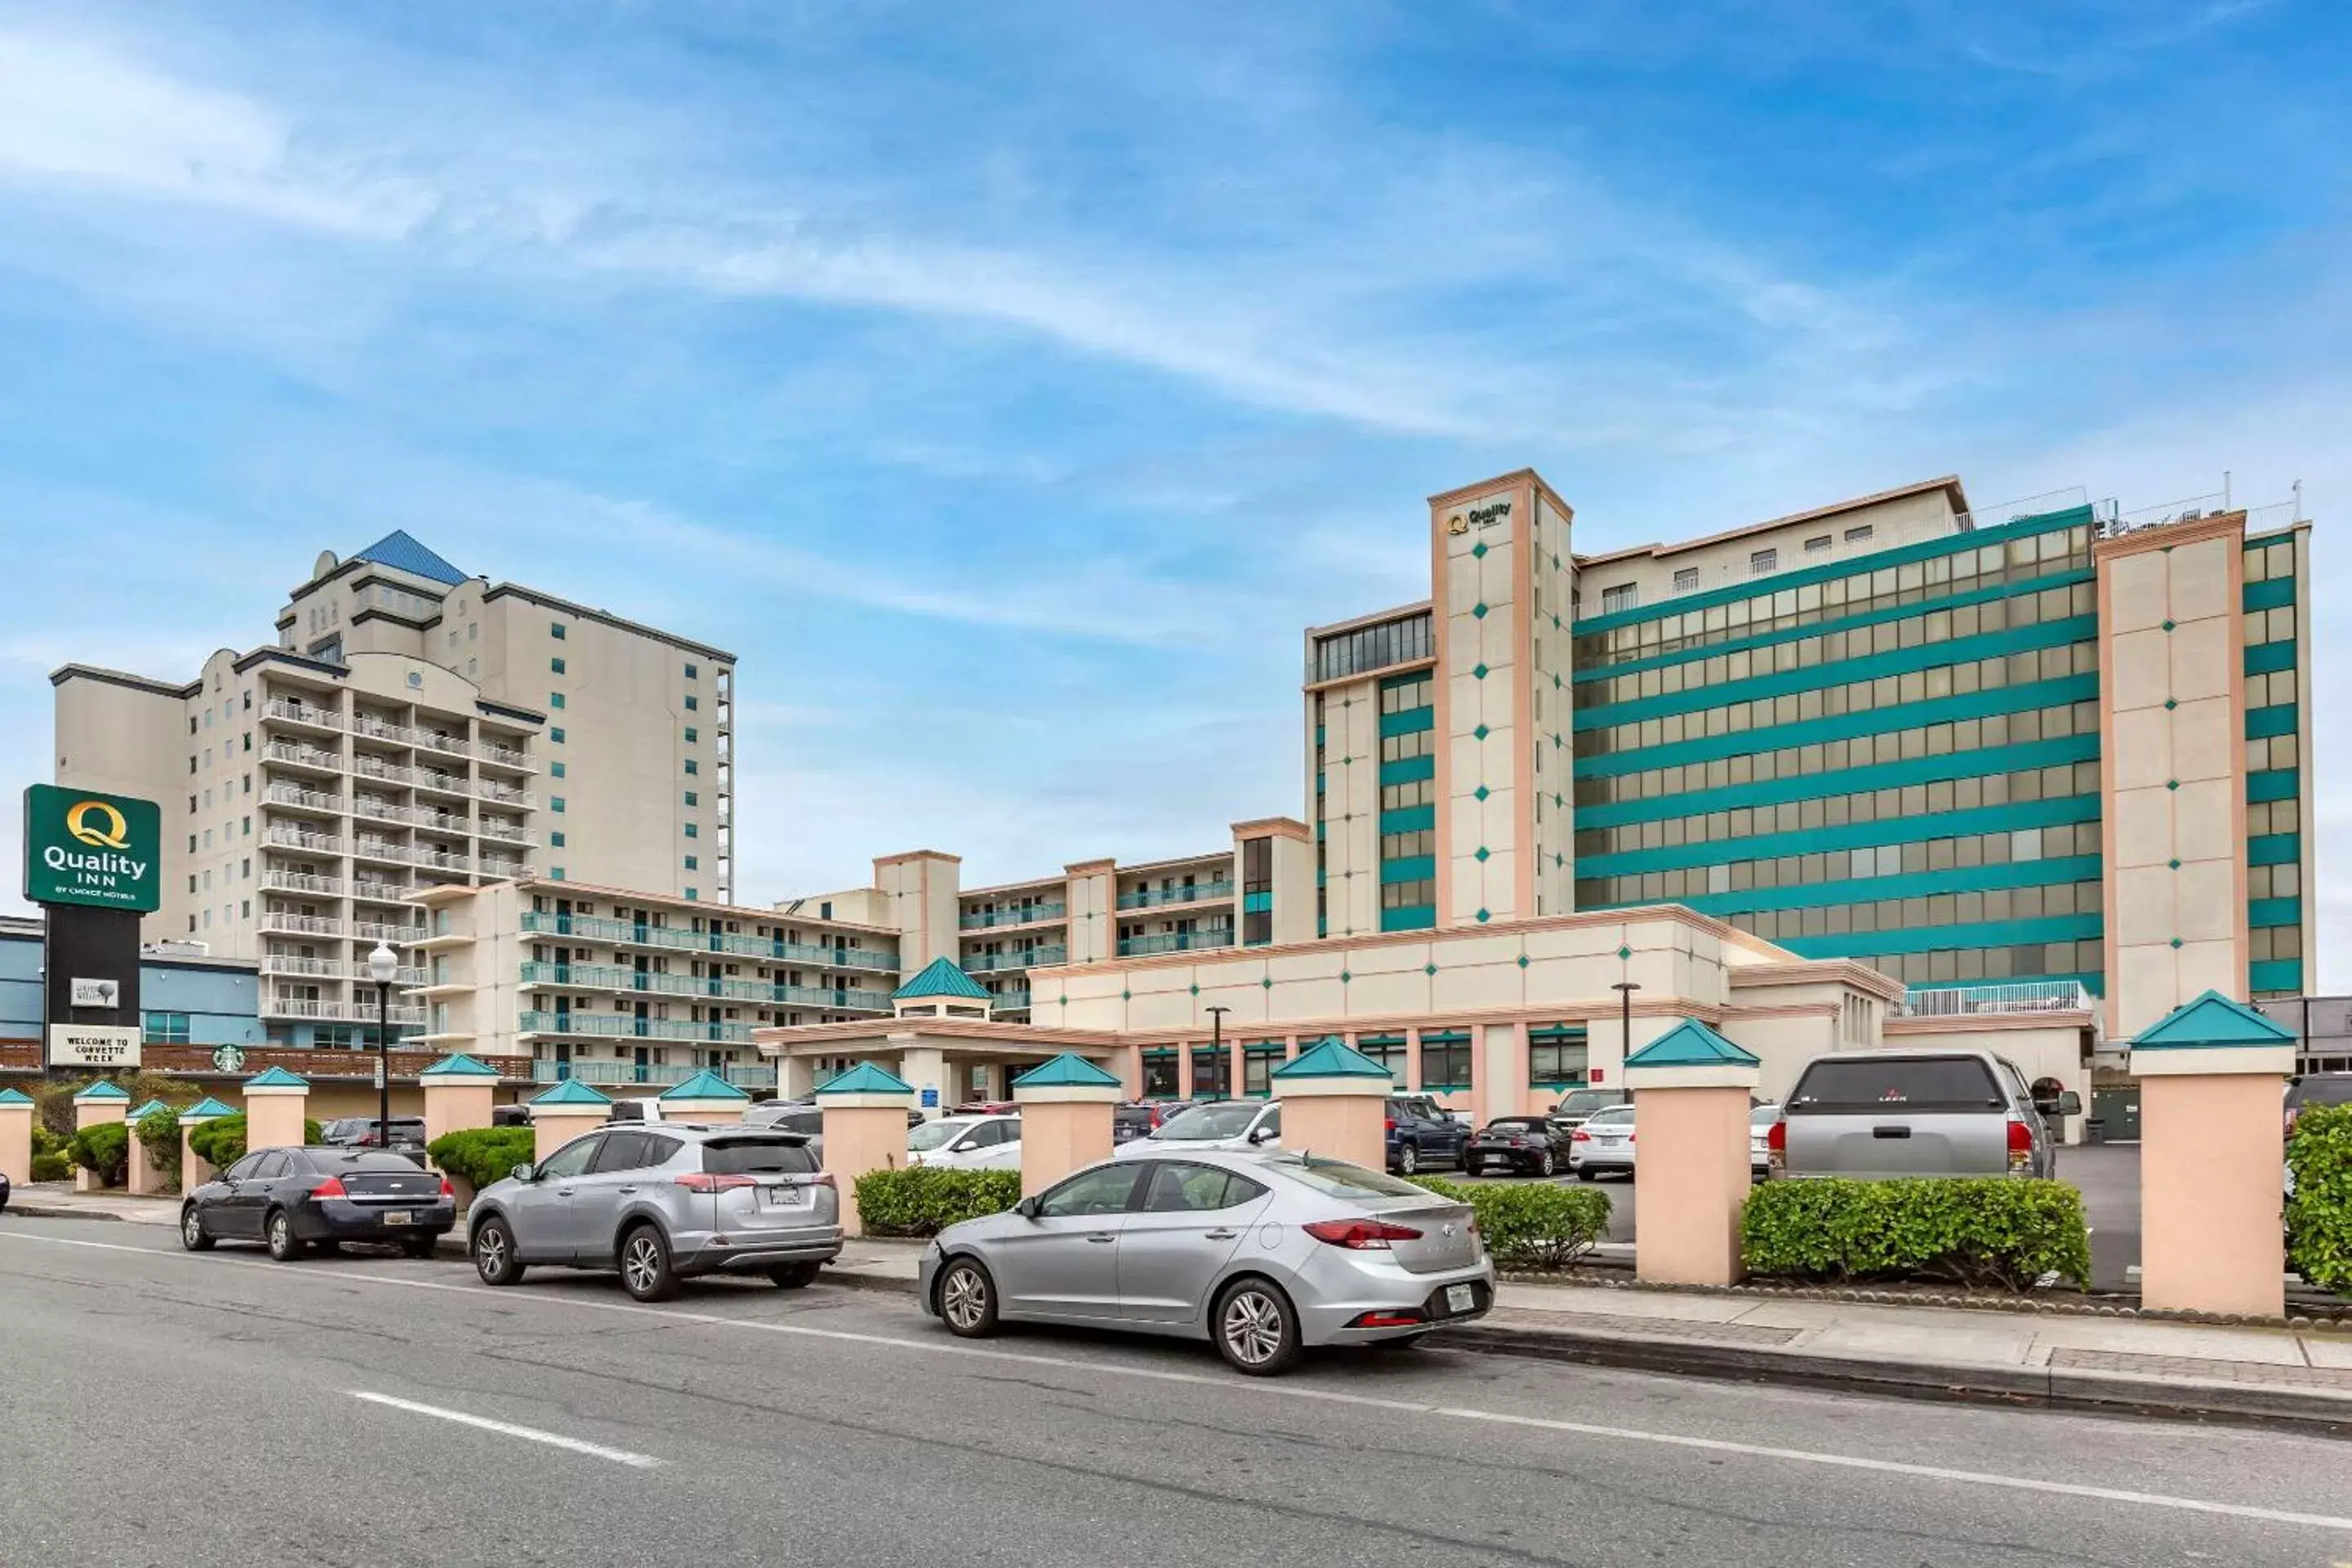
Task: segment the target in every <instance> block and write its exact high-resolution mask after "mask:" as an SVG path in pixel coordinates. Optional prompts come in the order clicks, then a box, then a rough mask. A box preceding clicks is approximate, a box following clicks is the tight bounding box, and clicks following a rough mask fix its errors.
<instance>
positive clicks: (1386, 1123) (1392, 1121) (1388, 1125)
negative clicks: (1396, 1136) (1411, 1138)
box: [1381, 1116, 1396, 1132]
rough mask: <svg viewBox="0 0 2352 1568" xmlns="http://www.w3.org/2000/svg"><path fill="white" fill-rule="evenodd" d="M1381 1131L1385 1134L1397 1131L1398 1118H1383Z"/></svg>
mask: <svg viewBox="0 0 2352 1568" xmlns="http://www.w3.org/2000/svg"><path fill="white" fill-rule="evenodd" d="M1381 1131H1383V1132H1393V1131H1396V1118H1395V1117H1393V1116H1389V1117H1383V1118H1382V1119H1381Z"/></svg>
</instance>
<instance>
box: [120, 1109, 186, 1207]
mask: <svg viewBox="0 0 2352 1568" xmlns="http://www.w3.org/2000/svg"><path fill="white" fill-rule="evenodd" d="M131 1133H132V1135H133V1136H135V1137H136V1138H137V1139H138V1140H139V1142H141V1143H142V1144H144V1145H145V1146H146V1150H147V1161H148V1163H150V1164H152V1166H154V1167H155V1169H156V1171H157V1172H159V1173H161V1174H163V1176H164V1177H165V1178H166V1179H167V1180H168V1181H170V1183H171V1184H172V1185H173V1186H175V1187H176V1186H178V1185H179V1184H180V1108H179V1107H177V1106H172V1105H167V1106H163V1107H161V1108H160V1109H157V1110H151V1111H149V1112H148V1113H147V1114H146V1115H144V1116H142V1117H141V1118H140V1119H139V1122H138V1125H137V1126H135V1127H133V1128H132V1129H131Z"/></svg>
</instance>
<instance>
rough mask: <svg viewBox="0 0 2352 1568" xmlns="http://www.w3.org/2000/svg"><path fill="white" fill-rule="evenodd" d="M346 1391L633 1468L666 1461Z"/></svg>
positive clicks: (396, 1407) (373, 1401) (656, 1465)
mask: <svg viewBox="0 0 2352 1568" xmlns="http://www.w3.org/2000/svg"><path fill="white" fill-rule="evenodd" d="M343 1392H344V1393H346V1394H350V1395H351V1396H352V1398H353V1399H364V1400H366V1401H367V1402H368V1403H369V1404H370V1405H390V1406H391V1407H392V1408H393V1409H394V1410H405V1411H408V1412H409V1413H410V1414H412V1415H430V1416H433V1417H435V1418H436V1419H437V1420H442V1421H455V1422H456V1423H457V1425H458V1426H472V1427H476V1428H478V1429H479V1430H481V1431H484V1432H496V1433H498V1434H499V1435H500V1436H507V1437H520V1438H523V1439H524V1440H526V1441H528V1442H532V1443H544V1444H546V1445H547V1446H548V1447H551V1448H565V1449H569V1450H570V1451H571V1452H572V1453H574V1454H586V1455H587V1456H589V1457H590V1458H596V1459H610V1460H612V1461H613V1462H614V1464H616V1465H626V1466H628V1467H629V1468H632V1469H638V1470H657V1469H659V1468H661V1467H662V1464H663V1461H662V1460H660V1459H656V1458H654V1457H653V1456H652V1455H651V1454H633V1453H631V1452H629V1450H627V1449H626V1448H608V1447H605V1446H604V1444H602V1443H591V1442H589V1441H587V1440H586V1439H585V1438H583V1437H567V1436H564V1435H563V1434H562V1433H561V1432H542V1431H541V1430H540V1429H539V1428H538V1427H536V1426H516V1425H515V1424H514V1423H513V1422H511V1421H493V1420H491V1419H490V1418H489V1417H488V1416H487V1415H467V1414H466V1412H464V1411H462V1410H444V1409H443V1408H441V1406H439V1405H419V1404H418V1403H416V1401H415V1400H414V1399H395V1398H394V1397H393V1396H392V1395H391V1394H371V1393H369V1392H368V1391H367V1390H366V1389H363V1388H347V1389H345V1390H343Z"/></svg>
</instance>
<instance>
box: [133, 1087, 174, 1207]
mask: <svg viewBox="0 0 2352 1568" xmlns="http://www.w3.org/2000/svg"><path fill="white" fill-rule="evenodd" d="M163 1109H168V1108H167V1107H165V1106H164V1104H163V1101H162V1100H149V1101H148V1102H147V1103H146V1104H144V1105H142V1106H140V1107H139V1108H138V1109H137V1110H132V1111H130V1112H128V1113H126V1114H125V1115H124V1117H123V1119H122V1120H123V1123H124V1125H126V1126H128V1127H129V1128H130V1129H131V1138H130V1141H129V1142H128V1143H127V1144H126V1146H125V1147H124V1150H123V1166H122V1184H123V1185H124V1186H125V1187H126V1188H128V1189H129V1191H130V1193H131V1196H132V1197H134V1198H147V1197H153V1196H154V1195H155V1194H158V1193H161V1192H162V1191H163V1171H162V1169H161V1168H159V1167H158V1166H157V1165H156V1163H155V1158H154V1156H153V1155H152V1154H150V1153H148V1152H147V1145H146V1144H144V1143H142V1142H140V1140H139V1123H140V1121H142V1119H143V1118H144V1117H145V1116H146V1115H147V1114H148V1112H150V1111H152V1110H163Z"/></svg>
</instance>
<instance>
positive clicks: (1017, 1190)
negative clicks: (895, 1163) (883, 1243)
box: [857, 1165, 1021, 1236]
mask: <svg viewBox="0 0 2352 1568" xmlns="http://www.w3.org/2000/svg"><path fill="white" fill-rule="evenodd" d="M1020 1201H1021V1173H1020V1172H1018V1171H950V1170H943V1169H941V1168H940V1167H939V1166H936V1165H910V1166H908V1167H907V1168H906V1169H905V1170H898V1171H868V1172H866V1173H865V1174H864V1175H862V1176H860V1177H858V1178H857V1217H858V1223H859V1224H860V1225H862V1226H865V1227H866V1235H868V1236H937V1235H938V1234H939V1233H940V1231H942V1230H945V1229H946V1228H947V1227H948V1226H951V1225H954V1224H955V1223H956V1222H957V1221H959V1220H967V1219H978V1218H979V1217H980V1216H981V1215H989V1214H1002V1213H1003V1212H1004V1211H1005V1210H1006V1209H1009V1208H1011V1207H1012V1206H1013V1205H1014V1204H1017V1203H1019V1202H1020Z"/></svg>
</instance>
